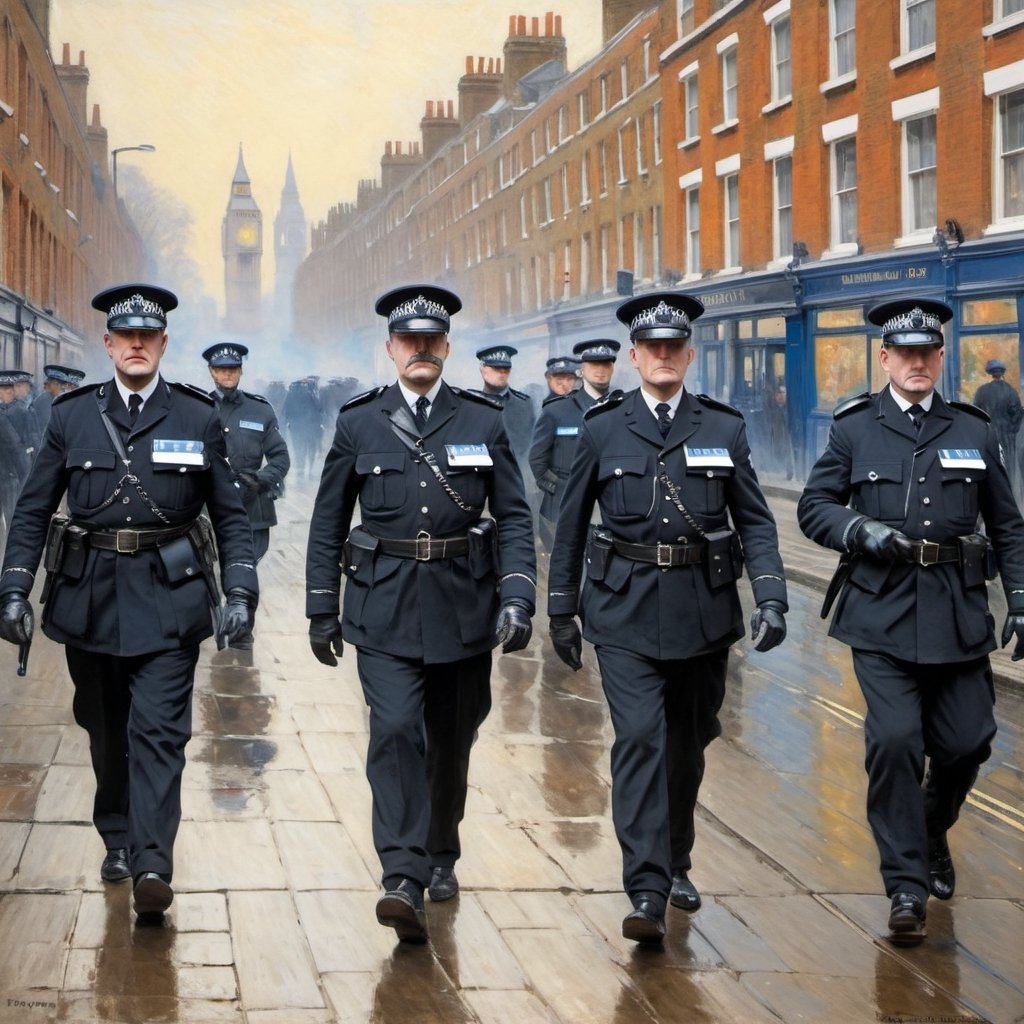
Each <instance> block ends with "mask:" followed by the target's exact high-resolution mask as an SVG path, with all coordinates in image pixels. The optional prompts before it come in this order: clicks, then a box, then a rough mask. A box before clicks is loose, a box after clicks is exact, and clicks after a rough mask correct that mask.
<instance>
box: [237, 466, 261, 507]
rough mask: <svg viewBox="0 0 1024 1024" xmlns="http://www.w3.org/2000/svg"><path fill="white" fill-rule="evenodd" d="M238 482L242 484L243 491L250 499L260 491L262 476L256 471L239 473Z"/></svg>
mask: <svg viewBox="0 0 1024 1024" xmlns="http://www.w3.org/2000/svg"><path fill="white" fill-rule="evenodd" d="M238 482H239V483H240V484H241V485H242V493H243V494H244V495H245V497H246V498H247V499H249V500H250V501H251V500H252V499H253V498H255V497H256V495H257V494H259V493H260V490H261V488H260V478H259V477H258V476H257V475H256V474H255V473H239V474H238Z"/></svg>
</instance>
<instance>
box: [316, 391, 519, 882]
mask: <svg viewBox="0 0 1024 1024" xmlns="http://www.w3.org/2000/svg"><path fill="white" fill-rule="evenodd" d="M400 411H404V412H406V413H408V406H407V405H406V404H405V399H404V397H403V395H402V392H401V390H400V388H399V387H398V385H397V384H395V385H391V386H390V387H387V388H379V389H377V390H376V391H373V392H369V393H368V394H366V395H362V396H359V397H357V398H355V399H352V400H351V401H350V402H348V403H347V404H346V405H345V406H344V407H343V408H342V410H341V412H340V413H339V415H338V420H337V426H336V429H335V434H334V441H333V443H332V445H331V448H330V451H329V452H328V454H327V457H326V459H325V462H324V469H323V474H322V477H321V481H320V487H319V491H318V493H317V498H316V503H315V505H314V509H313V514H312V517H311V520H310V528H309V545H308V550H307V556H306V594H307V596H306V614H307V615H310V616H312V615H317V614H335V615H336V614H337V613H338V608H339V601H340V593H339V591H340V580H339V566H343V567H344V573H345V577H346V579H345V588H344V591H345V593H344V611H343V616H342V628H343V635H344V639H345V640H346V641H348V642H349V643H351V644H354V645H355V646H356V647H357V649H358V652H359V671H360V678H361V680H362V683H363V688H364V694H365V695H366V698H367V703H368V704H369V706H370V708H371V716H370V728H371V737H370V747H369V752H368V757H367V775H368V778H369V780H370V784H371V789H372V791H373V794H374V818H373V825H374V839H375V845H376V847H377V851H378V854H379V855H380V858H381V862H382V865H383V868H384V878H385V879H386V878H388V877H391V876H398V875H402V876H406V877H409V878H413V879H417V880H418V881H420V882H421V883H422V884H424V885H425V884H426V883H427V882H428V881H429V879H430V868H431V867H434V866H450V865H451V864H453V863H454V861H455V859H456V858H457V856H458V854H459V847H458V834H457V826H458V822H459V821H460V820H461V817H462V813H463V810H464V804H465V787H466V773H467V771H468V762H469V747H470V745H471V743H472V739H473V734H474V732H475V730H476V728H477V727H478V725H479V724H480V722H481V721H482V720H483V718H484V717H485V716H486V714H487V711H488V710H489V707H490V690H489V675H490V650H491V648H492V646H493V644H494V627H495V619H496V615H497V611H498V606H499V599H500V600H501V601H504V600H507V599H509V598H522V599H524V600H526V601H527V602H528V603H529V605H530V607H531V609H532V607H533V603H534V600H535V584H536V567H535V554H534V548H533V530H532V522H531V516H530V511H529V506H528V505H527V503H526V499H525V496H524V493H523V482H522V477H521V475H520V472H519V468H518V465H517V464H516V460H515V458H514V456H513V455H512V452H511V449H510V448H509V442H508V435H507V434H506V432H505V426H504V424H503V421H502V415H501V410H500V409H499V408H498V407H497V406H496V405H495V404H494V403H493V402H491V401H489V400H487V399H482V398H479V397H477V396H473V395H471V394H469V393H467V392H464V391H460V390H458V389H456V388H452V387H449V386H447V385H445V384H442V385H441V387H440V390H439V392H438V394H437V397H436V399H435V401H434V402H433V404H432V406H431V410H430V414H429V417H428V419H427V423H426V428H425V430H424V432H423V437H422V447H423V448H425V449H426V450H427V451H429V452H431V453H433V454H434V456H435V458H436V462H437V466H438V468H439V470H440V471H441V473H442V475H443V476H444V477H445V479H446V480H447V482H448V485H449V486H450V488H451V489H452V490H453V491H454V492H455V493H456V494H457V496H458V497H459V499H460V501H461V502H462V504H463V505H465V506H466V507H465V508H462V507H460V506H459V504H457V503H456V501H455V500H453V498H452V497H451V496H450V495H449V494H448V493H446V491H445V489H444V487H443V486H442V484H441V483H440V482H439V480H438V479H437V477H436V476H435V474H434V472H433V471H432V470H431V468H430V466H429V465H428V463H427V461H426V460H425V459H424V458H423V456H422V455H420V454H418V453H417V452H414V451H410V450H409V448H408V447H407V446H406V445H405V444H403V442H402V441H401V440H400V439H399V437H398V436H396V434H395V432H394V430H393V429H392V425H391V418H392V417H393V416H395V415H396V413H399V412H400ZM449 445H486V453H487V456H488V458H489V460H490V462H491V465H479V466H472V467H468V466H461V467H460V466H459V465H455V464H453V458H454V456H453V452H452V451H451V450H449V448H448V447H447V446H449ZM484 461H486V460H484ZM357 501H358V503H359V509H360V517H361V523H362V527H363V528H364V529H365V531H367V532H368V533H369V534H370V535H371V536H372V537H373V538H381V539H387V538H392V539H411V538H416V537H417V536H421V537H425V536H426V535H429V536H430V537H432V538H449V537H462V538H464V537H466V536H467V532H468V531H469V530H470V528H471V527H473V526H475V525H476V523H477V522H478V521H479V520H480V518H481V516H482V515H483V514H484V509H485V507H486V509H487V511H488V512H489V514H490V515H491V516H493V517H494V519H495V520H496V522H497V562H496V564H494V563H493V562H491V561H490V559H487V560H486V561H485V562H483V563H480V562H474V561H471V559H470V558H468V557H467V556H465V555H460V556H457V557H453V558H440V559H437V560H431V561H418V560H417V559H415V558H402V557H392V556H390V555H388V554H385V553H383V552H381V551H378V552H376V553H374V554H373V555H372V556H369V557H366V556H365V552H364V553H363V555H362V556H360V555H359V553H358V552H352V551H349V557H348V559H347V560H346V558H345V551H347V550H348V549H347V548H345V541H346V540H347V539H348V537H349V532H350V526H351V520H352V515H353V511H354V509H355V506H356V502H357ZM424 700H426V707H425V709H424V703H423V702H424ZM435 700H436V701H440V702H441V710H440V711H437V709H436V708H433V707H432V705H433V704H434V703H435ZM396 705H397V706H396ZM424 728H426V732H427V739H426V747H427V754H426V757H425V754H424V741H423V733H424ZM432 812H433V813H432ZM441 818H443V819H444V820H440V819H441ZM428 832H429V833H430V835H429V839H428Z"/></svg>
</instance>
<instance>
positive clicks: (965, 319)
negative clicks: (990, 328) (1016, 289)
mask: <svg viewBox="0 0 1024 1024" xmlns="http://www.w3.org/2000/svg"><path fill="white" fill-rule="evenodd" d="M960 322H961V325H962V326H964V327H979V326H982V325H984V324H1015V323H1016V322H1017V300H1016V299H1011V298H1006V299H972V300H971V301H970V302H965V303H964V306H963V314H962V319H961V321H960Z"/></svg>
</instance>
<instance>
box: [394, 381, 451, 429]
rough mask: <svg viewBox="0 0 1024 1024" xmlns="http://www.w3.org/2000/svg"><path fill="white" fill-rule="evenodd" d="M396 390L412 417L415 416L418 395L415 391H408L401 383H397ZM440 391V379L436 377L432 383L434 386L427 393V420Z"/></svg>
mask: <svg viewBox="0 0 1024 1024" xmlns="http://www.w3.org/2000/svg"><path fill="white" fill-rule="evenodd" d="M398 389H399V390H400V391H401V392H402V397H403V398H404V399H405V404H406V405H407V406H409V408H410V410H412V413H413V415H415V414H416V401H417V399H419V397H420V396H419V395H418V394H416V392H415V391H410V390H409V389H408V388H407V387H406V386H405V385H404V384H403V383H402V382H401V381H399V382H398ZM440 390H441V378H440V377H438V378H437V380H436V381H435V382H434V386H433V387H432V388H431V389H430V390H429V391H428V392H427V395H426V397H427V399H428V401H429V402H430V405H428V406H427V418H428V419H429V418H430V410H431V408H432V407H433V405H434V402H436V401H437V395H438V392H439V391H440Z"/></svg>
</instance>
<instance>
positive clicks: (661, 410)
mask: <svg viewBox="0 0 1024 1024" xmlns="http://www.w3.org/2000/svg"><path fill="white" fill-rule="evenodd" d="M670 408H671V406H670V405H669V404H668V402H659V403H658V404H657V405H656V406H655V407H654V411H655V412H656V413H657V414H658V429H659V430H660V431H661V436H662V437H668V432H669V431H670V430H671V429H672V420H671V419H669V415H668V413H669V409H670Z"/></svg>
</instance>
